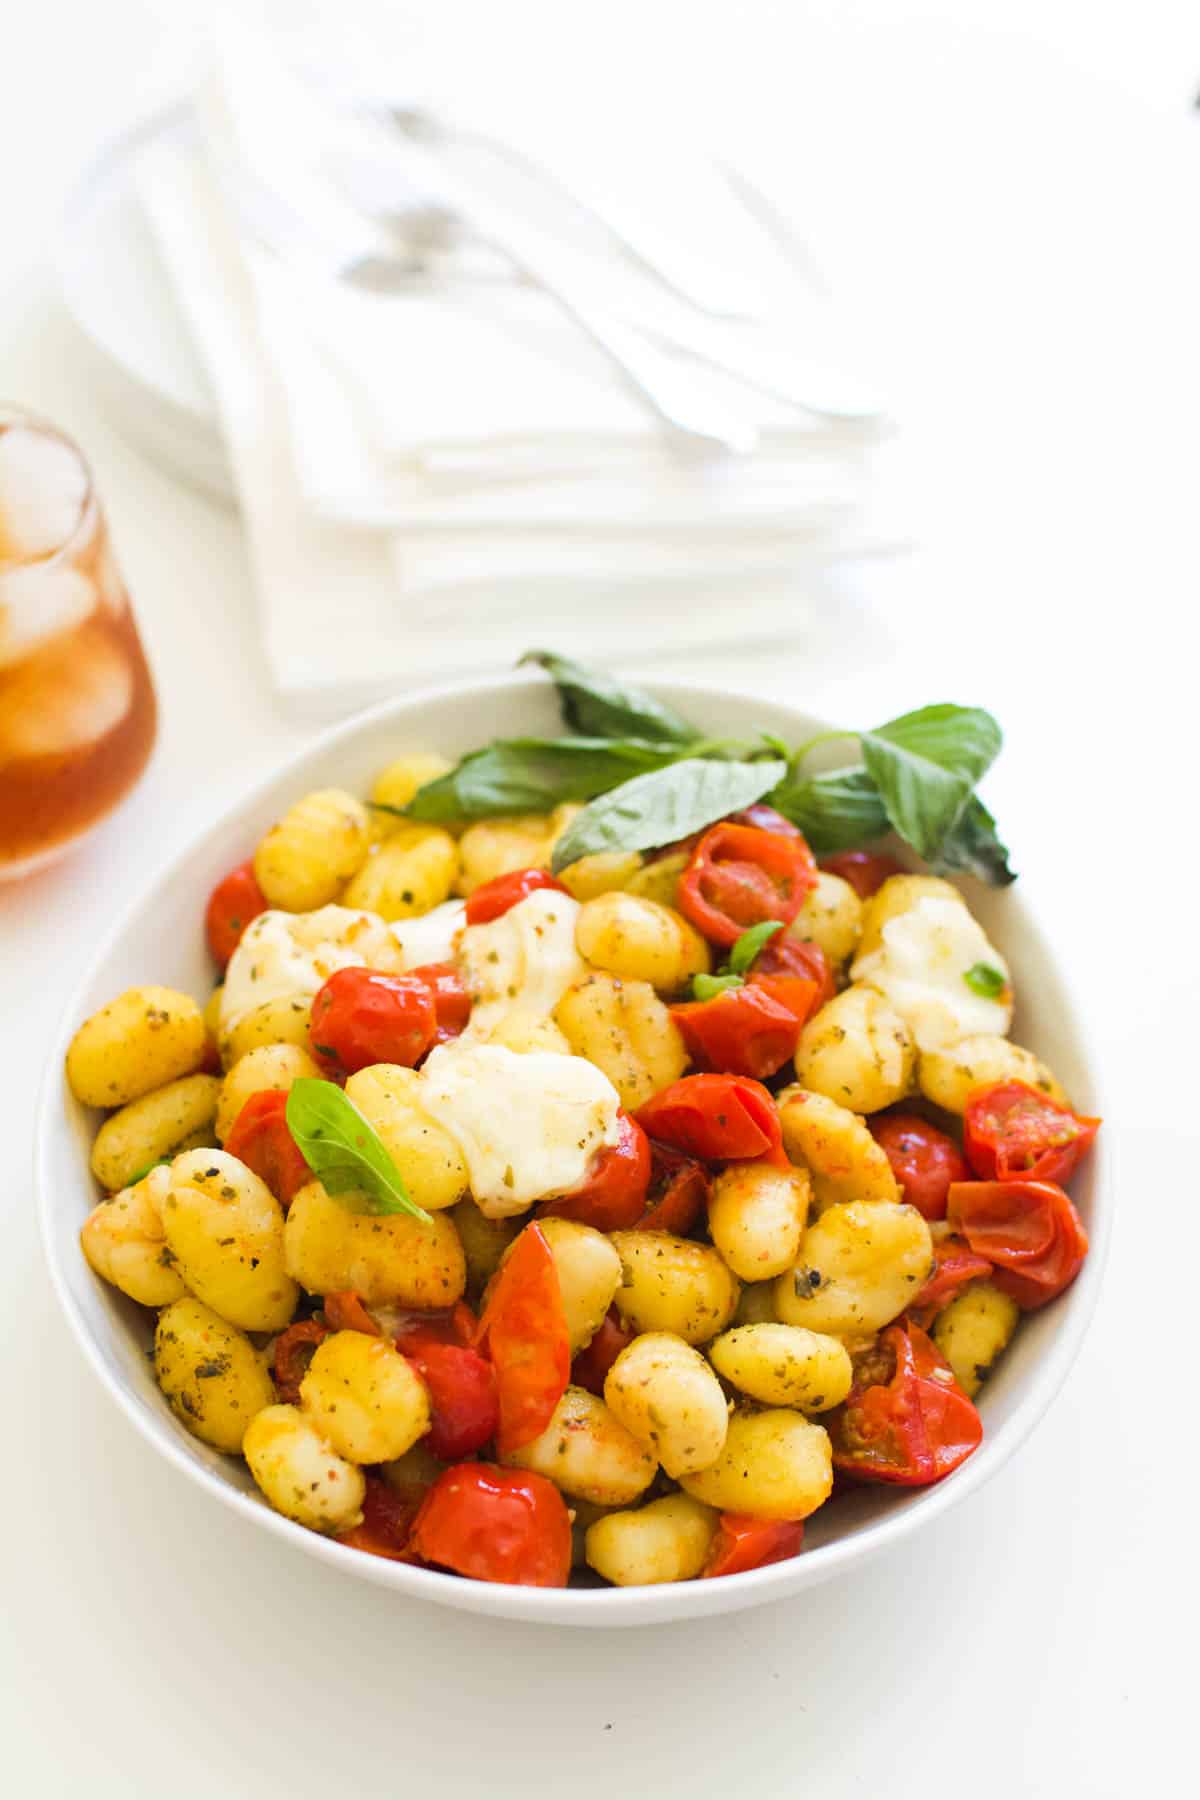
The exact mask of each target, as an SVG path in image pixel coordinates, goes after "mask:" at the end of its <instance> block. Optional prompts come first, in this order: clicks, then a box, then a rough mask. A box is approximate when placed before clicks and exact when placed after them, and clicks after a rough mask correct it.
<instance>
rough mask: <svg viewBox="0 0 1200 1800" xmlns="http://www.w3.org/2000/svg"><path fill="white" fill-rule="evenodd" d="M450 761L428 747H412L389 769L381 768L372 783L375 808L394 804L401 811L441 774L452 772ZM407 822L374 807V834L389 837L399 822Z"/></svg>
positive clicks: (390, 764) (397, 758)
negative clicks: (420, 748)
mask: <svg viewBox="0 0 1200 1800" xmlns="http://www.w3.org/2000/svg"><path fill="white" fill-rule="evenodd" d="M450 769H451V764H450V763H448V762H447V761H446V758H445V757H444V756H437V755H435V754H434V753H433V752H432V751H428V750H411V751H409V753H408V754H407V755H406V756H397V757H396V758H394V760H393V761H392V762H390V763H389V764H388V765H387V767H386V769H381V770H380V771H379V773H378V775H377V776H376V777H375V779H374V781H373V782H372V783H371V805H372V808H375V809H382V808H383V807H394V808H396V810H397V811H398V810H399V809H401V808H402V807H405V806H407V805H408V803H409V801H410V800H411V799H412V798H413V796H414V795H415V794H416V793H418V792H419V790H420V789H421V788H423V787H426V786H428V784H429V783H430V782H431V781H436V780H437V779H438V777H439V776H440V775H448V774H449V773H450ZM403 823H405V821H403V820H398V819H397V818H396V817H395V815H394V814H393V813H389V812H384V811H382V810H373V811H372V813H371V831H372V835H374V836H379V837H386V836H387V835H388V833H389V832H390V831H393V830H394V829H395V828H396V827H397V826H398V825H400V824H403Z"/></svg>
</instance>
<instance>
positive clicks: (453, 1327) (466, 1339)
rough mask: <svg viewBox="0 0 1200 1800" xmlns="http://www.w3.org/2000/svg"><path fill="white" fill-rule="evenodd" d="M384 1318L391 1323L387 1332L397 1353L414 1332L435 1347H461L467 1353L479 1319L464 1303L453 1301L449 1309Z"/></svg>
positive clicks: (441, 1308)
mask: <svg viewBox="0 0 1200 1800" xmlns="http://www.w3.org/2000/svg"><path fill="white" fill-rule="evenodd" d="M388 1317H389V1319H390V1320H394V1323H390V1324H389V1327H388V1329H389V1330H390V1332H391V1335H392V1338H393V1340H394V1341H395V1343H396V1344H397V1345H398V1347H399V1348H400V1349H401V1350H403V1349H404V1343H405V1339H406V1338H407V1337H409V1336H410V1335H412V1334H414V1333H415V1334H418V1335H420V1336H421V1337H427V1338H434V1339H436V1341H437V1342H438V1343H439V1344H461V1345H462V1347H463V1348H464V1349H465V1350H470V1349H472V1348H473V1347H474V1344H475V1338H476V1335H477V1333H478V1331H479V1320H478V1319H477V1318H476V1317H475V1314H474V1313H473V1312H472V1311H471V1309H470V1307H469V1306H468V1305H467V1303H466V1301H465V1300H456V1301H455V1302H454V1305H453V1306H449V1307H438V1308H437V1309H436V1310H435V1311H433V1312H417V1311H415V1310H413V1311H409V1312H403V1313H401V1314H399V1315H397V1314H395V1313H393V1312H389V1314H388Z"/></svg>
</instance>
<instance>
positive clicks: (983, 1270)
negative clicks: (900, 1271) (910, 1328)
mask: <svg viewBox="0 0 1200 1800" xmlns="http://www.w3.org/2000/svg"><path fill="white" fill-rule="evenodd" d="M933 1255H934V1270H933V1274H932V1275H931V1276H930V1277H929V1279H928V1281H927V1282H926V1283H925V1285H924V1287H922V1288H921V1289H920V1290H919V1291H918V1292H917V1293H916V1294H914V1295H913V1298H912V1303H911V1305H910V1306H909V1307H908V1308H907V1313H908V1317H909V1318H910V1319H911V1320H912V1321H913V1323H914V1324H915V1325H919V1326H920V1327H921V1330H922V1331H928V1329H929V1327H930V1325H932V1323H933V1321H934V1319H935V1318H936V1317H937V1315H938V1313H940V1312H941V1310H942V1308H943V1307H944V1306H948V1305H949V1304H950V1302H951V1300H953V1298H954V1296H955V1294H957V1293H958V1291H959V1289H960V1288H964V1287H966V1285H967V1283H968V1282H969V1281H981V1280H983V1279H984V1277H985V1276H989V1275H991V1273H992V1265H991V1263H990V1262H989V1261H988V1260H987V1258H986V1257H985V1256H978V1255H977V1254H976V1252H975V1251H974V1250H972V1249H971V1247H970V1245H969V1244H968V1243H967V1241H966V1239H965V1238H960V1237H945V1238H942V1239H941V1240H940V1242H938V1243H936V1244H935V1245H934V1246H933Z"/></svg>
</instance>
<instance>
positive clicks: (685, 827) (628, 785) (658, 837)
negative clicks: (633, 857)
mask: <svg viewBox="0 0 1200 1800" xmlns="http://www.w3.org/2000/svg"><path fill="white" fill-rule="evenodd" d="M786 771H787V764H786V763H782V762H778V761H776V760H775V759H774V758H772V759H771V760H770V761H768V762H705V761H704V760H703V759H702V758H699V757H688V758H686V759H685V760H684V761H683V762H676V763H671V764H670V765H669V766H668V767H667V768H665V769H656V770H655V771H654V773H653V774H652V775H639V776H637V777H636V778H635V779H634V780H633V781H626V782H624V783H623V784H622V785H621V786H620V787H618V788H614V789H613V790H612V791H611V792H610V793H607V794H601V795H600V796H599V798H598V799H595V800H593V801H592V803H591V805H590V806H585V807H584V809H583V811H582V812H581V813H580V814H579V817H578V818H577V819H573V820H572V821H571V823H570V825H569V826H568V827H567V829H566V831H564V832H563V834H562V836H561V837H560V838H559V840H558V842H557V843H556V844H555V846H554V857H553V861H552V863H551V867H552V868H553V870H554V872H555V874H557V873H558V871H559V870H560V869H565V868H566V867H567V865H568V864H569V863H573V862H577V861H578V859H579V858H580V857H581V856H595V855H597V854H598V853H599V852H600V851H603V850H651V849H655V848H657V846H658V845H660V844H673V843H675V842H676V841H677V840H678V839H679V838H685V837H690V836H691V834H692V832H693V831H703V829H704V827H705V826H706V825H713V824H715V823H716V821H717V820H718V819H723V818H724V817H725V815H726V813H731V812H740V811H741V809H742V807H744V806H753V804H754V802H755V801H756V800H761V799H762V797H763V795H764V794H767V793H769V792H770V790H771V789H772V788H773V787H777V786H778V784H779V782H780V781H781V780H782V778H783V776H784V774H785V773H786Z"/></svg>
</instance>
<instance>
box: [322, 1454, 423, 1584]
mask: <svg viewBox="0 0 1200 1800" xmlns="http://www.w3.org/2000/svg"><path fill="white" fill-rule="evenodd" d="M365 1480H366V1484H367V1491H366V1493H365V1494H364V1495H363V1508H362V1510H363V1517H362V1524H361V1525H355V1526H353V1527H352V1528H351V1529H350V1530H349V1531H342V1532H339V1533H338V1535H337V1539H336V1542H337V1543H339V1544H345V1545H346V1547H347V1549H349V1550H365V1551H366V1552H367V1553H368V1555H370V1556H386V1557H390V1559H391V1560H392V1561H393V1562H407V1563H411V1562H417V1561H418V1560H419V1559H418V1557H417V1556H416V1555H415V1553H414V1552H413V1551H412V1550H410V1548H409V1542H410V1538H411V1534H412V1525H413V1520H414V1519H415V1518H416V1516H417V1510H418V1506H419V1502H418V1501H416V1500H409V1499H406V1498H405V1497H404V1496H403V1495H402V1494H398V1493H397V1492H396V1491H395V1489H394V1488H392V1487H389V1485H388V1483H387V1482H386V1481H381V1480H380V1478H379V1476H378V1475H368V1476H366V1477H365Z"/></svg>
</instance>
